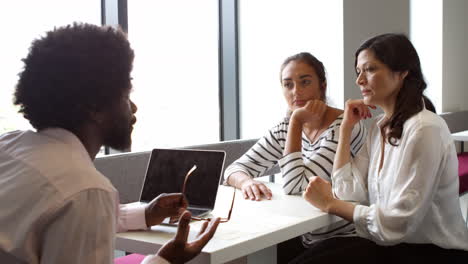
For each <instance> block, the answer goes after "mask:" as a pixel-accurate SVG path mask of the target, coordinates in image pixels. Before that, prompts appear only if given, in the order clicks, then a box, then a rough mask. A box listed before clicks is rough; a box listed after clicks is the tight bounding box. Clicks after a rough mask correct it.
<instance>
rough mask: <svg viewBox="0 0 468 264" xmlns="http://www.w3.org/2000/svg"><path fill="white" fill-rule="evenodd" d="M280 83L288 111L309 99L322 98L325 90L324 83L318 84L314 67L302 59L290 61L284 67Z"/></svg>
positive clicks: (300, 105) (301, 105)
mask: <svg viewBox="0 0 468 264" xmlns="http://www.w3.org/2000/svg"><path fill="white" fill-rule="evenodd" d="M281 84H282V87H283V94H284V98H285V99H286V102H287V104H288V108H289V110H290V111H294V110H296V109H297V108H300V107H303V106H304V105H305V104H306V103H307V101H309V100H319V99H322V93H324V92H325V91H324V89H325V87H324V85H325V84H322V85H321V84H320V81H319V78H318V76H317V73H315V70H314V68H313V67H312V66H310V65H308V64H307V63H304V62H302V61H291V62H289V63H288V64H287V65H286V67H284V69H283V71H282V72H281ZM322 86H323V88H322ZM322 89H323V91H322Z"/></svg>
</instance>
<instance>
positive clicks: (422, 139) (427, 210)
mask: <svg viewBox="0 0 468 264" xmlns="http://www.w3.org/2000/svg"><path fill="white" fill-rule="evenodd" d="M355 67H356V73H357V79H356V83H357V85H358V86H359V87H360V89H361V93H362V96H363V99H362V100H348V101H347V102H346V106H345V114H344V118H343V122H342V124H341V128H340V137H339V144H338V148H337V153H336V155H335V160H334V167H333V174H332V183H331V184H330V183H329V182H327V181H323V180H322V179H320V178H318V177H315V178H313V179H311V181H310V184H309V186H308V187H307V189H306V191H305V192H304V197H305V199H306V200H307V201H309V202H310V203H311V204H312V205H314V206H316V207H317V208H319V209H321V210H323V211H325V212H328V213H330V214H334V215H337V216H340V217H342V218H344V219H346V220H349V221H353V222H354V224H355V227H356V231H357V234H358V236H359V237H360V238H361V239H362V240H364V241H368V242H367V243H361V244H360V245H361V248H360V249H359V248H353V249H352V250H348V251H347V250H345V249H344V250H341V251H340V254H336V250H335V248H337V245H349V244H350V240H349V238H340V239H335V241H334V242H333V243H330V241H329V242H328V243H329V244H328V246H330V247H327V246H323V245H322V246H318V247H317V248H311V249H309V251H308V252H306V253H304V254H303V255H301V256H299V257H298V258H296V259H295V261H294V263H309V262H312V261H320V260H322V259H323V260H327V263H335V262H336V263H338V262H341V261H343V260H346V261H350V260H352V258H353V257H355V258H358V260H359V261H360V263H363V262H369V263H376V262H379V263H382V262H389V263H397V261H400V262H401V261H403V262H405V263H407V262H408V263H409V262H410V261H411V262H412V263H415V262H421V261H423V260H433V259H440V258H439V257H443V259H444V260H449V259H459V260H464V261H465V262H466V261H468V229H467V228H466V226H465V225H464V222H463V218H462V214H461V210H460V205H459V200H458V173H457V156H456V150H455V147H454V144H453V141H452V140H451V137H450V132H449V130H448V128H447V125H446V124H445V122H444V121H443V119H441V118H440V117H439V116H438V115H436V114H435V113H433V112H431V111H428V110H427V109H430V108H432V110H433V106H432V104H431V103H430V101H429V100H428V99H427V98H426V97H425V96H423V91H424V89H425V88H426V83H425V82H424V79H423V75H422V72H421V66H420V62H419V57H418V54H417V52H416V50H415V49H414V47H413V45H412V44H411V42H410V41H409V40H408V39H407V37H406V36H404V35H399V34H384V35H379V36H376V37H373V38H371V39H369V40H367V41H365V42H364V43H363V44H362V45H361V47H360V48H359V49H358V50H357V51H356V54H355ZM375 106H378V107H380V108H381V109H382V110H383V111H384V114H383V115H382V116H379V117H377V118H376V119H375V121H374V122H373V123H372V124H371V126H370V128H369V131H368V136H367V141H366V143H365V144H364V146H363V147H362V149H361V150H360V151H359V153H358V154H357V155H356V157H354V158H352V157H350V155H349V147H350V132H351V131H352V129H353V127H354V125H355V124H356V123H357V122H359V121H360V120H362V119H366V118H369V117H371V113H370V110H369V107H370V108H375ZM332 244H333V245H332ZM359 252H361V253H359ZM363 252H365V254H363ZM414 261H415V262H414ZM317 263H319V262H317Z"/></svg>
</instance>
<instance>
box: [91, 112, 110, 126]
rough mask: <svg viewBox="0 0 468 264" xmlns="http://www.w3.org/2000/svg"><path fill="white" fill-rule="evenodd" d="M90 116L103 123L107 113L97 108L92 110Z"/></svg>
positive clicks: (97, 122)
mask: <svg viewBox="0 0 468 264" xmlns="http://www.w3.org/2000/svg"><path fill="white" fill-rule="evenodd" d="M89 117H90V119H91V120H92V121H93V123H96V124H102V123H103V122H104V121H105V119H106V115H105V113H104V112H102V111H97V110H92V111H90V113H89Z"/></svg>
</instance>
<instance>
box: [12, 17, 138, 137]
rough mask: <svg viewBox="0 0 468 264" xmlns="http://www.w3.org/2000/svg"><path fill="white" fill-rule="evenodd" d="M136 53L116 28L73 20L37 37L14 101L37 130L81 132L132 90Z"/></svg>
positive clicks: (122, 33) (27, 59)
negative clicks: (53, 128)
mask: <svg viewBox="0 0 468 264" xmlns="http://www.w3.org/2000/svg"><path fill="white" fill-rule="evenodd" d="M133 58H134V53H133V50H132V48H131V47H130V43H129V42H128V39H127V36H126V34H125V33H124V32H123V31H122V30H120V29H115V28H112V27H102V26H96V25H91V24H86V23H73V25H68V26H64V27H60V28H56V29H54V30H52V31H49V32H47V33H46V35H45V36H44V37H42V38H39V39H36V40H34V41H33V42H32V45H31V47H30V48H29V54H28V55H27V57H26V58H25V59H23V62H24V69H23V71H22V72H20V73H19V81H18V84H17V85H16V90H15V93H14V104H15V105H19V106H20V109H19V112H20V113H22V114H23V115H24V117H25V118H26V119H28V120H29V122H30V123H31V125H32V126H33V127H34V128H36V129H37V130H41V129H45V128H48V127H60V128H64V129H67V130H70V131H72V132H73V131H76V129H78V128H79V127H80V126H82V125H83V124H84V123H86V122H88V121H89V120H90V114H91V113H93V112H96V111H100V110H102V109H106V108H108V107H110V106H111V105H112V104H113V103H114V102H116V100H118V99H119V98H121V97H122V96H123V95H124V94H125V93H126V92H128V91H129V89H131V77H130V72H131V70H132V64H133Z"/></svg>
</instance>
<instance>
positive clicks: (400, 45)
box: [354, 34, 435, 146]
mask: <svg viewBox="0 0 468 264" xmlns="http://www.w3.org/2000/svg"><path fill="white" fill-rule="evenodd" d="M363 50H371V51H373V52H374V55H375V57H376V58H377V59H378V60H380V61H381V62H382V63H384V64H385V65H387V66H388V67H389V68H390V70H392V71H393V72H405V71H408V74H407V76H406V77H405V79H404V80H403V86H402V87H401V89H400V91H399V92H398V95H397V98H396V103H395V109H394V111H393V114H392V116H391V117H390V118H389V119H388V120H387V121H386V122H385V123H384V124H383V126H382V130H383V131H388V132H387V133H386V137H387V141H388V143H390V144H392V145H393V146H397V145H398V144H397V142H398V140H399V139H400V138H401V134H402V132H403V124H404V123H405V122H406V120H408V119H409V118H410V117H412V116H413V115H415V114H417V113H419V112H420V111H422V110H423V107H424V105H425V107H426V108H427V109H428V110H430V111H432V112H434V113H435V108H434V105H433V104H432V102H431V101H430V100H429V98H427V97H426V96H424V95H423V92H424V90H425V89H426V86H427V85H426V82H425V81H424V77H423V74H422V71H421V63H420V61H419V56H418V53H417V52H416V49H415V48H414V47H413V44H411V42H410V41H409V39H408V38H407V37H406V36H405V35H403V34H383V35H378V36H376V37H373V38H370V39H368V40H366V41H365V42H364V43H363V44H362V45H361V46H360V47H359V49H358V50H357V51H356V53H355V61H354V66H355V67H356V65H357V58H358V56H359V53H361V51H363ZM423 101H424V105H423Z"/></svg>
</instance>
